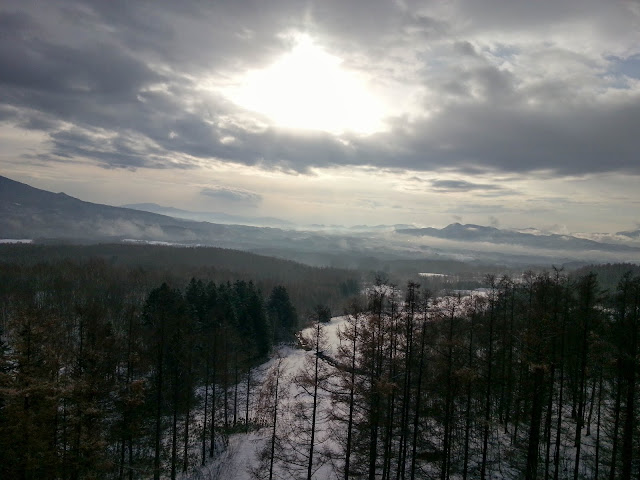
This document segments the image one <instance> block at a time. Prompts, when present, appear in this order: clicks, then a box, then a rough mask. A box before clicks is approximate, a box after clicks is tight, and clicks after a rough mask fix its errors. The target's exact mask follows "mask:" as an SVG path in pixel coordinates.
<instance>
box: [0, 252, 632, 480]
mask: <svg viewBox="0 0 640 480" xmlns="http://www.w3.org/2000/svg"><path fill="white" fill-rule="evenodd" d="M1 250H2V263H0V301H1V305H2V307H1V308H2V309H1V311H0V315H1V317H0V319H1V322H2V323H1V327H2V337H1V338H2V345H1V349H0V388H1V390H0V392H1V396H0V468H1V469H2V471H1V472H0V473H1V474H2V478H33V479H35V478H64V479H67V478H69V479H75V478H118V479H121V478H149V477H152V476H153V477H156V478H159V477H166V476H171V477H176V476H177V475H178V474H179V472H180V471H187V472H193V471H195V469H197V466H198V465H200V464H203V463H206V462H208V461H209V460H210V459H212V458H213V459H215V458H217V456H219V455H220V454H221V452H222V451H223V450H224V448H225V445H226V442H227V439H228V437H229V435H231V434H234V433H239V432H245V431H248V430H253V429H258V428H262V427H265V426H269V425H270V424H271V423H272V422H276V421H277V415H274V416H271V414H269V412H271V410H270V408H271V406H272V405H274V399H270V398H266V399H262V404H263V407H264V408H265V409H266V410H265V411H262V412H257V413H256V412H255V411H254V410H253V408H252V409H251V412H250V410H249V400H248V398H249V395H244V396H243V394H242V392H245V391H246V392H250V394H251V395H253V393H251V392H257V391H258V387H259V386H258V385H255V383H256V380H254V378H253V376H252V369H253V368H254V367H256V366H257V365H258V364H259V363H260V362H261V361H262V359H264V358H265V357H266V356H267V354H268V353H269V352H270V350H271V348H272V345H274V343H276V342H280V341H285V342H286V341H290V340H291V339H292V336H293V334H294V332H295V331H296V330H297V329H299V328H300V327H301V326H302V325H305V324H308V323H309V322H313V321H315V320H318V319H319V318H320V317H321V315H320V313H322V314H323V315H322V316H324V312H326V309H324V308H317V306H318V305H320V304H323V305H329V306H331V308H332V309H333V310H334V312H336V311H338V312H341V310H338V309H339V305H340V304H345V301H346V300H347V299H348V298H349V297H351V298H353V296H354V295H355V294H358V293H359V291H360V286H359V282H358V276H357V275H356V274H355V273H354V272H349V271H345V270H338V269H314V268H310V267H304V266H301V265H297V264H295V263H292V262H286V261H280V260H276V259H270V258H267V257H260V256H255V255H250V254H245V253H240V252H234V251H229V250H219V249H180V248H178V249H175V248H168V247H149V246H144V247H142V246H93V247H43V246H28V245H27V246H8V247H4V246H3V247H2V249H1ZM69 257H75V258H76V259H75V260H70V259H69ZM47 258H48V260H47ZM627 267H629V268H630V266H624V265H618V266H616V265H613V266H605V267H601V268H600V270H602V271H603V272H606V273H607V275H606V276H607V283H608V284H615V287H613V288H608V289H603V287H602V286H601V285H600V284H598V281H597V276H596V274H594V273H591V272H587V271H585V272H579V273H577V274H575V275H572V276H571V277H570V278H567V277H566V276H565V275H564V274H563V272H560V271H555V270H554V271H552V272H551V273H533V272H529V273H525V274H524V275H522V277H519V278H518V280H517V281H516V280H512V279H510V278H509V277H496V276H489V277H487V278H486V279H485V282H484V286H485V287H486V290H485V291H484V292H483V293H478V294H471V295H466V296H462V295H450V296H440V297H435V296H433V295H431V294H430V293H429V292H428V291H427V290H426V288H424V286H423V287H420V286H419V285H418V284H416V283H409V284H408V285H407V286H406V288H403V289H402V291H400V290H399V289H398V287H395V286H393V285H388V284H384V283H382V282H379V283H378V284H377V285H374V286H373V287H370V288H368V289H367V291H368V296H367V297H366V298H361V299H360V300H359V301H356V300H352V301H351V302H350V304H349V305H350V306H349V308H348V314H349V317H348V320H347V322H346V323H345V326H344V328H343V329H342V331H341V334H340V335H341V338H342V340H343V341H342V343H341V348H340V349H339V351H338V352H337V354H336V355H335V357H334V358H323V359H322V360H323V361H322V362H318V361H317V360H318V358H320V353H321V349H320V347H319V346H318V345H319V342H320V340H318V341H317V342H316V345H315V346H316V349H315V350H316V362H315V365H316V367H315V368H316V375H315V376H313V375H310V376H309V378H308V379H307V381H308V382H310V383H308V384H307V385H306V388H307V389H308V390H309V391H313V392H317V391H318V389H325V391H326V392H330V395H331V401H332V410H333V418H331V419H330V427H329V428H332V429H333V430H332V432H333V435H332V437H333V439H334V442H333V443H332V444H331V445H328V446H326V448H325V447H322V448H321V447H320V446H318V447H316V448H317V450H316V452H315V455H313V452H314V445H313V443H311V444H308V443H305V442H308V441H309V440H307V439H308V438H313V435H311V437H309V436H308V435H306V434H301V435H299V436H298V437H297V439H296V441H297V442H298V443H297V445H298V447H299V451H300V452H310V454H302V456H301V458H302V457H304V458H302V462H303V464H305V463H304V462H307V461H308V466H309V467H308V470H306V469H303V470H305V471H309V472H312V471H315V469H316V468H318V467H319V466H321V465H323V464H327V463H330V464H331V465H333V471H334V473H335V475H336V476H337V477H339V478H345V479H348V478H371V479H374V478H382V479H389V480H390V479H392V478H412V479H413V478H442V479H447V478H490V477H491V475H494V476H495V475H500V476H501V477H502V478H527V479H535V478H554V479H557V478H574V479H578V478H631V477H632V476H633V477H634V478H635V477H637V475H638V455H637V448H638V443H639V441H640V434H639V432H638V423H637V408H636V407H635V402H636V399H637V393H638V392H637V390H638V385H637V383H638V382H637V375H636V374H637V369H638V345H637V343H638V342H637V336H638V318H639V316H640V277H638V276H633V275H631V274H629V275H623V272H624V271H625V270H628V269H629V268H627ZM235 269H238V271H237V272H235ZM194 277H195V278H194ZM616 277H617V278H616ZM614 279H615V282H614ZM318 332H320V328H319V327H318ZM319 338H320V333H318V339H319ZM318 369H320V370H318ZM318 371H320V372H321V373H322V379H323V380H322V382H323V383H321V384H318V381H319V378H320V377H319V376H318V374H317V372H318ZM266 380H267V381H271V380H273V379H272V378H270V377H269V376H267V378H266ZM239 389H241V392H240V394H239ZM260 391H262V392H269V389H268V388H260ZM276 391H277V389H276ZM314 395H316V393H314ZM314 398H315V396H314ZM314 403H315V401H314ZM275 404H277V403H275ZM304 405H307V406H308V405H309V403H306V404H303V406H302V407H301V408H303V409H304V408H307V407H305V406H304ZM314 408H315V407H314ZM276 413H277V411H276ZM258 414H259V415H260V418H261V420H260V421H258V420H257V417H256V416H255V415H258ZM300 414H301V415H302V416H301V418H307V419H310V418H312V412H311V411H301V413H300ZM313 417H314V418H315V416H313ZM311 427H312V428H313V425H311ZM301 428H303V427H301ZM273 431H274V432H276V429H275V428H274V430H273ZM274 435H275V433H274ZM275 440H276V437H275V436H274V442H275ZM311 441H312V440H311ZM280 453H283V452H280ZM285 453H286V452H285ZM290 453H292V452H290ZM292 455H293V453H292ZM305 455H306V456H305ZM294 456H295V455H294ZM282 458H287V457H286V456H284V455H281V456H280V459H282ZM291 458H293V456H292V457H291ZM305 459H306V460H305ZM279 461H280V463H282V461H281V460H279ZM292 461H294V460H292ZM295 461H296V462H297V461H300V458H297V457H296V459H295ZM287 468H289V467H288V466H287V465H286V464H283V465H279V466H278V470H275V473H274V476H273V478H280V477H281V476H282V475H286V473H287Z"/></svg>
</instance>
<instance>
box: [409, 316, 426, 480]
mask: <svg viewBox="0 0 640 480" xmlns="http://www.w3.org/2000/svg"><path fill="white" fill-rule="evenodd" d="M426 332H427V312H426V309H425V312H424V317H423V319H422V332H421V333H420V363H419V365H418V386H417V391H416V407H415V412H414V415H413V442H412V445H411V476H410V478H411V480H414V479H415V477H416V450H417V448H418V422H419V420H420V404H421V400H422V375H423V370H424V344H425V337H426Z"/></svg>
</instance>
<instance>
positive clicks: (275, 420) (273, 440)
mask: <svg viewBox="0 0 640 480" xmlns="http://www.w3.org/2000/svg"><path fill="white" fill-rule="evenodd" d="M281 363H282V359H280V360H278V366H277V370H276V391H275V395H274V397H275V398H274V400H273V430H272V431H271V456H270V457H269V480H273V460H274V458H275V452H276V433H277V430H276V429H277V423H278V384H279V383H280V364H281Z"/></svg>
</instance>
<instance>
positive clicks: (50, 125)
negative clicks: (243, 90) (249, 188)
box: [0, 0, 640, 191]
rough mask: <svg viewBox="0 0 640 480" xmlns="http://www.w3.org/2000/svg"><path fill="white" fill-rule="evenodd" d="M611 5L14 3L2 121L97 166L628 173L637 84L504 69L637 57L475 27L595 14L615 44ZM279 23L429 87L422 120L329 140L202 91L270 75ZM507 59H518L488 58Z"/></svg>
mask: <svg viewBox="0 0 640 480" xmlns="http://www.w3.org/2000/svg"><path fill="white" fill-rule="evenodd" d="M620 5H621V4H616V6H617V8H615V9H609V10H607V9H604V8H603V7H602V6H599V5H598V4H597V2H595V3H594V2H591V3H589V8H591V9H592V10H591V11H587V13H584V9H582V10H581V9H577V10H576V8H575V5H572V6H571V7H569V6H566V7H563V6H561V5H558V4H557V3H556V2H550V3H545V4H544V8H540V7H539V6H538V5H536V6H532V5H531V2H513V4H510V5H509V6H505V5H503V3H502V2H498V3H497V4H496V6H495V8H488V7H482V8H481V7H479V6H478V4H477V3H475V2H459V3H456V4H455V5H453V6H451V5H450V6H448V7H446V8H445V7H444V6H443V5H442V4H441V3H440V2H436V3H433V4H431V5H430V4H426V5H422V4H419V5H418V4H414V2H397V3H394V2H388V1H368V0H366V1H365V0H358V1H355V2H338V1H308V2H299V1H293V0H278V1H274V2H269V3H268V4H266V3H264V2H257V1H238V2H211V3H208V2H170V1H161V2H153V3H150V2H145V1H140V2H124V1H114V2H105V1H98V0H96V1H71V0H67V1H55V0H52V1H50V2H46V3H44V2H35V1H25V2H18V1H9V2H5V3H3V5H2V7H0V39H1V41H0V65H2V68H1V69H0V121H2V122H5V123H8V124H12V125H15V126H18V127H20V128H26V129H36V130H41V131H43V132H47V133H48V134H49V136H50V146H51V150H50V152H49V153H50V154H52V155H55V156H56V158H76V157H79V158H86V159H90V160H93V161H95V162H97V163H98V164H100V165H102V166H105V167H110V168H168V167H175V166H178V167H183V168H186V167H189V166H192V165H196V164H197V163H198V162H200V161H208V160H210V159H217V160H222V161H229V162H234V163H238V164H244V165H258V166H260V167H262V168H278V169H283V170H288V171H296V172H305V171H308V169H309V168H311V167H323V166H334V165H338V166H339V165H360V166H375V167H381V168H394V169H411V170H418V171H433V170H438V169H443V168H446V169H448V170H455V171H457V172H460V173H477V172H487V171H504V172H516V173H526V172H536V171H549V172H554V173H556V174H560V175H576V174H585V173H594V172H611V171H625V172H631V173H634V174H638V173H640V162H638V161H637V152H638V151H639V149H640V144H639V142H640V140H639V139H638V135H637V134H636V133H635V130H634V128H633V126H634V125H639V124H640V95H639V94H638V92H637V91H636V92H635V93H634V92H632V91H630V90H624V89H621V90H619V91H618V92H614V93H613V94H612V95H611V96H610V97H602V98H595V97H593V96H590V94H588V93H586V94H585V93H584V91H585V88H591V89H592V90H593V91H596V90H597V88H596V87H597V86H596V87H594V86H593V85H590V84H588V82H589V81H592V79H591V80H584V79H583V78H582V76H580V75H578V74H575V75H573V76H569V77H563V76H554V75H553V74H549V75H547V76H540V75H539V74H538V73H537V72H535V75H534V74H531V75H532V77H531V78H529V77H526V78H525V77H524V76H523V75H524V74H522V73H520V74H518V73H517V72H516V70H514V65H516V66H517V63H518V61H517V60H513V59H514V58H516V57H517V58H518V59H521V60H520V61H521V62H527V61H529V60H530V61H532V62H533V61H534V60H535V61H539V62H541V63H540V65H545V63H544V61H543V60H544V58H543V56H544V55H547V56H549V55H553V56H554V60H555V61H558V63H559V64H563V63H564V64H567V65H574V64H575V65H576V67H575V68H576V71H579V69H581V68H588V69H593V70H594V71H597V72H598V75H599V78H606V77H607V71H606V67H607V65H609V64H610V65H612V73H611V74H612V75H613V76H614V77H615V76H616V75H617V76H618V77H621V78H622V77H625V78H626V77H633V76H635V75H636V73H635V72H636V70H637V68H636V67H637V58H638V57H637V52H636V54H635V55H636V56H633V54H630V55H629V56H628V58H627V57H624V58H623V57H622V56H621V55H622V54H618V55H609V56H607V57H606V58H605V57H604V56H602V57H598V56H595V57H588V56H586V55H582V54H577V53H575V52H570V51H569V50H567V49H562V48H550V47H549V48H546V47H545V46H544V45H542V44H541V42H540V41H538V42H537V43H535V44H533V47H531V48H532V51H531V52H528V51H527V45H526V44H524V43H522V44H518V45H507V44H498V43H496V45H493V46H492V47H491V48H489V47H487V45H486V40H485V41H484V42H485V43H484V44H483V43H482V41H480V40H477V38H480V37H478V35H480V34H484V35H486V36H489V37H490V36H491V35H494V34H497V33H504V32H507V33H508V32H516V33H518V32H522V35H523V36H527V35H533V34H535V33H537V32H539V31H540V30H539V29H542V28H544V27H545V25H551V27H550V28H556V27H557V28H559V29H560V28H561V27H562V26H563V25H564V23H563V22H569V21H571V22H574V23H579V22H580V21H586V20H589V18H590V17H588V16H589V15H591V17H592V18H594V19H597V22H596V24H594V27H593V31H594V32H595V34H598V35H599V36H598V37H597V40H599V41H600V40H601V41H603V42H605V43H606V41H607V40H611V44H612V45H613V44H615V42H616V41H621V39H622V36H623V35H625V34H624V31H625V28H618V29H616V28H614V27H615V26H616V25H622V27H624V25H626V23H621V22H626V21H627V20H625V18H626V17H625V15H624V13H625V12H626V10H624V9H623V8H622V7H620ZM498 6H499V8H498ZM610 10H611V11H610ZM362 11H366V12H367V15H363V14H362ZM578 11H580V12H583V13H576V12H578ZM621 12H622V13H621ZM627 16H631V14H628V12H627ZM470 19H472V20H473V21H470ZM628 21H629V22H632V20H628ZM456 22H457V23H456ZM292 29H298V30H303V31H309V32H310V33H311V34H313V35H315V36H316V37H317V38H318V39H320V41H322V43H323V45H326V46H327V48H329V49H330V51H331V52H335V53H336V54H338V55H341V56H342V57H343V58H344V60H345V65H346V66H348V67H350V68H354V69H358V70H360V71H362V72H366V71H370V72H375V73H376V74H377V73H381V74H384V75H387V76H388V78H389V79H402V78H405V77H406V78H407V79H411V80H412V81H416V82H418V84H420V85H422V86H424V89H425V90H427V91H429V92H430V95H427V96H426V97H425V98H424V100H423V101H424V105H423V107H424V109H425V110H426V111H427V112H428V113H429V115H428V116H424V117H421V116H417V117H415V118H413V119H410V117H408V116H401V117H398V118H396V119H389V120H388V123H389V124H390V125H391V129H390V131H388V132H384V133H378V134H375V135H372V136H369V137H361V136H357V135H343V136H342V138H341V139H337V138H336V137H335V136H333V135H330V134H327V133H300V132H296V131H292V130H286V129H276V128H273V127H265V128H248V126H247V124H246V118H245V117H246V116H247V115H246V112H242V111H241V109H239V108H238V107H236V106H235V105H233V104H231V103H230V102H229V101H228V100H225V99H224V98H223V97H221V96H220V95H219V94H215V93H211V92H210V91H209V92H204V91H203V90H202V88H201V86H200V84H199V78H200V77H201V76H202V75H213V76H216V78H218V79H224V78H227V77H228V76H230V75H234V74H240V73H242V72H245V71H246V70H247V69H249V68H260V67H263V66H265V65H267V64H269V63H270V62H271V61H273V60H274V58H276V56H277V55H279V54H280V53H281V52H282V51H283V48H284V47H285V46H286V42H287V41H286V40H284V39H283V38H282V37H281V36H279V34H281V33H282V32H283V31H287V30H292ZM618 30H619V31H618ZM627 30H628V29H627ZM479 32H480V33H479ZM465 36H468V37H469V39H466V38H465ZM474 38H475V40H474ZM483 38H484V37H483ZM540 38H541V39H542V40H544V38H543V37H540ZM427 40H428V41H427ZM540 52H542V53H540ZM525 54H526V55H529V56H525ZM403 55H404V56H405V57H406V58H405V57H403ZM536 55H537V56H536ZM541 58H542V60H541ZM496 59H498V60H496ZM506 59H511V60H513V63H512V64H509V65H506V64H501V63H500V62H501V61H503V60H504V61H507V60H506ZM528 59H529V60H528ZM531 59H534V60H531ZM559 59H565V60H566V61H565V60H563V61H560V60H559ZM511 60H509V61H511ZM532 65H533V64H532ZM536 65H537V64H536ZM532 68H533V67H532ZM536 75H537V76H536ZM574 77H575V78H574ZM567 78H569V80H568V79H567ZM616 78H617V77H616ZM614 80H615V79H614ZM614 80H611V82H613V84H615V85H618V84H624V85H626V87H628V82H626V83H625V82H623V81H622V80H615V81H614ZM603 81H605V80H603ZM607 81H609V80H606V81H605V84H603V85H602V86H601V87H598V88H604V86H607V85H608V84H606V82H607ZM584 82H587V83H586V84H583V83H584ZM616 82H618V83H616ZM620 82H622V83H620ZM585 85H586V86H585ZM434 102H436V103H434ZM240 117H242V118H245V120H243V121H244V122H245V123H243V121H240V120H237V119H238V118H240ZM229 119H231V120H229ZM234 119H235V120H234ZM62 122H64V124H63V123H62ZM189 158H193V159H194V160H192V162H193V163H189V162H190V160H189ZM433 186H434V187H435V188H436V189H437V188H440V189H445V190H446V189H448V190H449V191H452V190H453V191H471V190H478V189H479V188H475V187H474V185H473V184H469V185H462V184H458V185H454V184H448V185H447V184H440V185H438V184H437V183H434V184H433ZM465 188H466V189H467V190H465ZM483 188H484V190H488V188H487V186H486V185H485V186H484V187H483Z"/></svg>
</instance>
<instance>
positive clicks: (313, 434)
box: [307, 322, 320, 480]
mask: <svg viewBox="0 0 640 480" xmlns="http://www.w3.org/2000/svg"><path fill="white" fill-rule="evenodd" d="M319 362H320V322H317V323H316V359H315V372H314V377H313V409H312V411H311V440H310V442H309V464H308V465H307V480H311V475H312V473H313V449H314V447H315V439H316V412H317V408H318V364H319Z"/></svg>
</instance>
